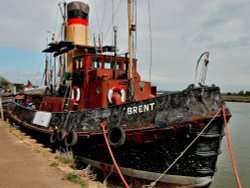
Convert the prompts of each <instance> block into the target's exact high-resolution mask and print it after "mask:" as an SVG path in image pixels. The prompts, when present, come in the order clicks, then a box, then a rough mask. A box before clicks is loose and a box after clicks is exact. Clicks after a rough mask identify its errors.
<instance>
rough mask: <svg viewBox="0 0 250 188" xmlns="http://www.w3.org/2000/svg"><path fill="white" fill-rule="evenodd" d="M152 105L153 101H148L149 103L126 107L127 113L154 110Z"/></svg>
mask: <svg viewBox="0 0 250 188" xmlns="http://www.w3.org/2000/svg"><path fill="white" fill-rule="evenodd" d="M154 105H155V103H150V104H143V105H139V106H133V107H128V108H127V114H128V115H132V114H138V113H143V112H149V111H152V110H154Z"/></svg>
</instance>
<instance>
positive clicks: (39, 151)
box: [33, 148, 41, 153]
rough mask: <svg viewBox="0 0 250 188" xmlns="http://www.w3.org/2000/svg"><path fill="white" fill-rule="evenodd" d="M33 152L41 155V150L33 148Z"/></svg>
mask: <svg viewBox="0 0 250 188" xmlns="http://www.w3.org/2000/svg"><path fill="white" fill-rule="evenodd" d="M33 151H34V152H35V153H41V150H40V149H39V148H35V149H34V150H33Z"/></svg>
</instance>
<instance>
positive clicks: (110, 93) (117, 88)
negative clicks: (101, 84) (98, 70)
mask: <svg viewBox="0 0 250 188" xmlns="http://www.w3.org/2000/svg"><path fill="white" fill-rule="evenodd" d="M114 91H119V92H120V94H121V101H122V102H125V100H126V93H125V90H124V89H122V88H121V87H120V86H114V87H112V88H111V89H109V91H108V101H109V103H110V104H113V101H112V96H113V92H114Z"/></svg>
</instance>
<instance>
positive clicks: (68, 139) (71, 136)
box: [64, 131, 78, 146]
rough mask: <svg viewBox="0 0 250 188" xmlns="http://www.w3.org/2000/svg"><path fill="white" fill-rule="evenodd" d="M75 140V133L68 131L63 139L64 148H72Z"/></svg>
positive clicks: (76, 138)
mask: <svg viewBox="0 0 250 188" xmlns="http://www.w3.org/2000/svg"><path fill="white" fill-rule="evenodd" d="M77 140H78V137H77V133H76V132H75V131H70V132H68V135H67V136H66V137H65V139H64V144H65V146H74V145H75V144H76V143H77Z"/></svg>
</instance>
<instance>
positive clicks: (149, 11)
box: [148, 0, 153, 81]
mask: <svg viewBox="0 0 250 188" xmlns="http://www.w3.org/2000/svg"><path fill="white" fill-rule="evenodd" d="M148 21H149V58H150V62H149V81H151V74H152V63H153V58H152V25H151V6H150V1H149V0H148Z"/></svg>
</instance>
